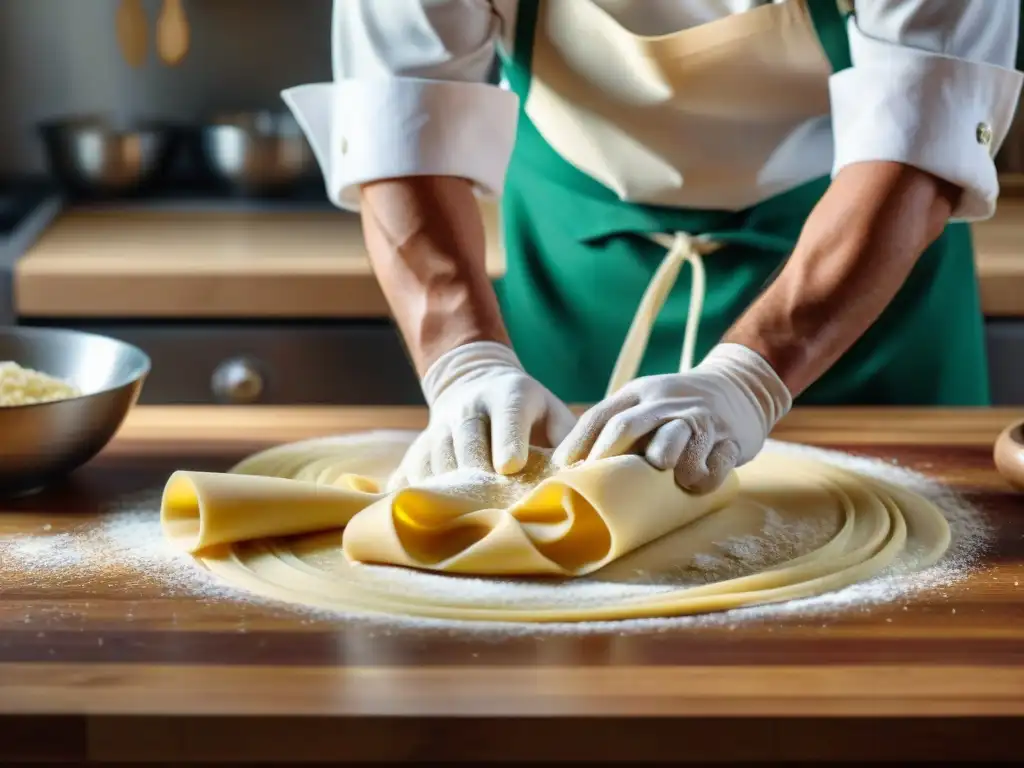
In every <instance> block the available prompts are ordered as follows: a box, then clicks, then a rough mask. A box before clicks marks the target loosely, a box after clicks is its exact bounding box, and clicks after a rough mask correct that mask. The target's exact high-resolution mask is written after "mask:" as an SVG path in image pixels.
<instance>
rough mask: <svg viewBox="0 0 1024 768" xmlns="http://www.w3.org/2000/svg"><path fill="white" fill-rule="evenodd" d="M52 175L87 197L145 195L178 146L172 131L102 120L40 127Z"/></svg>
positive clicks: (73, 120) (152, 125)
mask: <svg viewBox="0 0 1024 768" xmlns="http://www.w3.org/2000/svg"><path fill="white" fill-rule="evenodd" d="M39 135H40V136H41V138H42V141H43V146H44V148H45V150H46V155H47V160H48V162H49V165H50V171H51V173H52V174H53V176H54V177H55V178H56V179H57V180H58V181H59V182H61V183H62V184H63V185H64V186H65V187H67V188H69V189H71V190H72V191H74V192H79V193H85V194H99V195H103V194H112V193H118V194H123V193H125V192H131V191H142V190H144V189H147V188H148V187H150V186H151V185H152V184H153V183H155V182H156V181H158V180H159V179H160V178H161V177H162V176H163V175H164V174H165V173H166V172H167V170H168V169H169V168H170V165H171V162H172V160H173V155H174V150H175V147H176V145H177V138H178V136H177V131H176V130H175V129H174V128H172V127H171V126H167V125H160V124H156V123H141V124H138V125H134V126H118V125H115V124H113V123H111V122H108V121H106V120H103V119H102V118H92V117H72V118H67V119H61V120H53V121H50V122H45V123H41V124H40V125H39Z"/></svg>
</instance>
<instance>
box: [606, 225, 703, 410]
mask: <svg viewBox="0 0 1024 768" xmlns="http://www.w3.org/2000/svg"><path fill="white" fill-rule="evenodd" d="M647 237H649V238H650V239H651V240H653V241H654V242H655V243H657V244H658V245H660V246H662V247H663V248H666V249H668V253H666V254H665V258H664V259H662V261H661V264H659V265H658V269H657V270H656V271H655V273H654V277H652V278H651V282H650V283H649V284H648V285H647V289H646V290H645V291H644V295H643V298H641V299H640V306H639V307H638V308H637V311H636V314H635V315H634V316H633V321H632V323H631V324H630V326H629V331H628V332H627V333H626V340H625V342H624V343H623V345H622V351H621V352H620V353H619V357H618V359H617V360H616V361H615V369H614V370H613V371H612V375H611V378H610V379H609V381H608V391H607V394H608V395H611V394H612V393H613V392H616V391H617V390H619V389H620V388H621V387H623V386H625V385H626V384H627V383H629V382H630V381H632V380H633V379H634V378H635V377H636V374H637V372H638V371H639V369H640V362H641V360H642V359H643V356H644V352H645V351H646V349H647V342H648V341H649V340H650V336H651V331H652V330H653V328H654V321H655V320H656V319H657V317H658V313H659V312H661V308H662V307H663V306H664V305H665V300H666V299H668V295H669V293H671V291H672V287H673V286H674V285H675V284H676V279H677V278H678V277H679V271H680V270H681V269H682V267H683V264H689V265H690V268H691V269H692V270H693V284H692V287H691V289H690V306H689V309H688V311H687V315H686V331H685V332H684V334H683V351H682V355H681V356H680V360H679V370H680V371H688V370H690V369H691V368H693V357H694V352H695V349H696V347H697V331H698V329H699V328H700V316H701V312H702V311H703V309H704V295H705V293H706V292H707V284H706V277H705V272H704V261H703V258H702V257H703V256H706V255H708V254H710V253H712V252H714V251H716V250H718V249H719V248H720V247H721V245H722V244H721V243H716V242H713V241H711V240H709V239H708V238H706V237H704V236H702V235H697V236H694V235H691V234H690V233H689V232H675V233H674V234H666V233H663V232H656V233H654V234H650V235H648V236H647Z"/></svg>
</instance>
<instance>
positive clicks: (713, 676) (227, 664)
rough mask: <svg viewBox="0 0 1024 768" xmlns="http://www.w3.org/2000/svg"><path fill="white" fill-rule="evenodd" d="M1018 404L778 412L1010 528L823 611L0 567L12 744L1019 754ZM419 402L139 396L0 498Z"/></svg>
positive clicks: (243, 449) (309, 431)
mask: <svg viewBox="0 0 1024 768" xmlns="http://www.w3.org/2000/svg"><path fill="white" fill-rule="evenodd" d="M1020 418H1024V411H1020V410H1016V411H1010V410H980V411H955V410H954V411H937V410H873V409H845V410H841V409H835V410H828V409H823V410H817V409H798V410H796V411H795V412H794V413H792V414H791V415H790V416H788V417H787V418H786V419H785V421H784V422H783V423H782V424H781V425H780V427H779V429H778V432H777V434H776V436H777V437H779V438H780V439H786V440H795V441H799V442H806V443H815V444H821V445H828V446H833V447H838V448H842V449H845V450H848V451H851V452H855V453H861V454H865V455H871V456H876V457H880V458H884V459H887V460H892V461H894V462H897V463H899V464H901V465H904V466H907V467H910V468H913V469H916V470H918V471H921V472H924V473H926V474H929V475H932V476H934V477H937V478H940V479H942V480H944V481H946V482H948V483H949V484H951V485H952V486H953V487H955V488H956V489H957V490H958V491H959V492H961V493H962V494H964V495H965V496H966V497H967V498H969V499H970V500H972V501H973V502H974V503H975V504H976V505H978V506H979V507H981V508H982V509H983V510H984V511H985V512H986V514H987V515H988V517H989V519H990V520H991V521H992V522H993V524H994V525H995V528H996V531H997V534H996V541H995V544H994V546H993V547H992V548H991V549H990V551H989V552H988V553H987V554H986V556H985V562H984V564H983V566H982V567H981V568H980V569H979V570H977V571H976V572H974V573H973V574H972V575H971V576H970V577H969V578H968V579H967V580H965V581H964V582H962V583H958V584H955V585H953V586H951V587H946V588H942V589H937V590H932V591H929V592H925V593H923V594H918V595H914V596H912V597H910V598H908V599H904V600H900V601H897V602H895V603H893V604H888V605H880V606H875V607H871V608H864V607H858V608H855V609H848V610H847V611H845V612H844V611H842V610H839V612H837V613H835V614H834V615H814V616H811V617H809V616H799V615H794V616H792V617H791V618H772V619H770V620H762V621H759V622H753V621H752V622H743V623H738V624H732V625H726V624H719V625H715V624H711V625H708V626H698V627H692V626H691V627H688V628H686V629H685V630H677V631H657V630H654V629H652V630H650V631H647V632H644V631H640V632H636V633H632V632H630V633H625V634H623V633H620V632H617V631H614V630H612V631H607V632H590V633H586V634H577V635H573V634H550V633H543V632H541V633H532V631H523V632H521V633H517V634H490V635H481V634H474V633H469V632H465V631H460V630H458V629H457V628H454V629H437V628H435V629H429V628H426V627H423V628H408V627H407V628H400V627H397V626H396V627H395V628H393V629H382V628H381V626H380V625H376V626H373V625H366V624H363V623H358V622H344V621H337V620H331V619H326V618H315V617H313V618H311V617H310V616H309V615H304V616H302V617H301V618H298V617H296V616H295V615H294V614H292V613H290V612H289V611H287V610H285V609H283V608H282V609H279V608H276V607H268V606H266V605H258V604H242V603H233V602H227V601H224V600H223V599H215V598H210V597H207V598H197V597H189V596H179V595H175V594H173V593H168V591H167V589H166V587H160V586H158V585H154V584H151V583H149V582H148V581H147V580H146V578H145V575H144V574H140V575H137V576H136V577H132V578H126V577H122V578H113V577H109V576H108V577H104V578H97V579H92V580H89V579H80V578H77V579H76V578H75V577H74V575H73V574H69V573H68V572H67V571H64V572H62V573H61V576H60V578H54V579H45V578H40V577H38V576H37V577H34V578H33V577H31V574H28V575H26V578H23V579H14V580H13V584H12V583H10V580H9V581H8V583H3V581H0V759H3V758H4V757H10V756H12V755H13V756H14V757H22V758H23V759H24V758H27V757H29V756H36V757H38V756H41V755H42V756H50V757H51V758H52V757H57V758H63V759H82V757H84V756H89V757H91V758H93V759H109V760H113V759H138V760H141V759H146V758H147V757H153V756H154V755H156V756H159V759H160V760H161V761H163V762H175V763H179V762H185V761H187V760H195V759H218V758H223V757H225V756H227V755H231V756H233V757H239V758H243V759H245V758H247V759H270V760H282V761H284V760H288V759H294V760H298V759H301V758H302V757H306V756H311V755H316V756H318V757H321V758H324V757H333V758H335V759H342V758H344V759H360V758H363V759H368V758H370V757H390V758H392V759H406V758H410V757H421V758H427V757H430V758H433V759H440V760H446V759H449V760H454V759H458V758H462V757H480V756H486V755H495V754H501V755H502V756H504V757H506V758H509V759H513V758H516V757H537V756H542V757H548V758H551V757H554V758H558V757H562V758H564V757H567V756H569V755H572V756H574V757H577V758H580V759H588V760H596V759H617V758H620V757H633V758H636V759H643V758H645V757H646V758H651V759H654V758H656V757H659V756H661V757H664V756H665V755H675V756H677V757H678V756H681V755H682V754H683V753H684V752H685V754H686V756H687V757H689V758H690V759H704V758H709V757H732V758H734V759H742V758H744V757H747V758H749V757H755V756H756V757H760V758H765V757H771V756H778V757H789V758H792V757H802V758H804V759H815V760H818V759H824V758H826V757H829V756H836V755H841V756H843V757H845V758H847V759H871V758H872V757H881V756H887V757H889V758H893V757H895V758H896V759H899V758H900V757H901V756H902V757H907V756H910V755H912V756H929V755H930V756H932V757H940V758H941V757H949V756H951V755H956V756H958V757H964V756H971V757H980V758H983V757H993V756H998V755H1013V754H1017V755H1018V756H1019V748H1018V747H1017V746H1016V744H1017V738H1018V736H1019V729H1020V725H1021V723H1020V721H1019V720H1015V719H1013V718H1018V717H1020V716H1022V715H1024V650H1022V649H1024V495H1021V494H1014V493H1012V492H1011V491H1010V490H1009V489H1008V487H1007V486H1006V485H1005V484H1004V483H1003V482H1002V480H1001V479H1000V478H999V477H998V476H997V475H996V473H995V471H994V469H993V467H992V459H991V448H992V441H993V440H994V438H995V436H996V435H997V434H998V432H999V431H1000V429H1001V428H1002V427H1003V426H1004V425H1006V424H1007V423H1009V422H1010V421H1012V420H1015V419H1020ZM423 421H424V414H423V412H422V411H421V410H419V409H415V408H409V409H371V408H364V409H334V408H290V409H278V408H253V409H249V408H216V407H206V408H186V407H178V408H156V407H139V408H137V409H136V410H135V411H134V412H133V413H132V414H131V415H130V417H129V419H128V421H127V422H126V424H125V426H124V427H123V429H122V431H121V432H120V434H119V436H118V437H117V438H116V439H115V441H114V442H113V443H112V444H111V445H110V446H109V447H108V449H107V450H106V451H105V452H104V453H103V454H101V456H100V457H99V458H97V459H96V460H94V461H93V462H92V463H91V464H89V465H88V466H87V467H85V468H83V469H82V470H80V471H79V472H78V473H77V474H76V475H74V476H73V477H72V479H71V481H70V482H69V483H68V484H67V485H66V486H65V487H62V488H55V489H52V490H51V491H48V492H46V493H44V494H42V495H40V496H36V497H30V498H26V499H21V500H16V501H7V502H0V536H3V535H11V534H16V533H19V532H20V533H32V532H34V533H37V534H41V532H42V531H44V530H47V529H44V526H51V528H50V529H49V533H50V534H58V533H60V532H62V531H67V530H71V529H76V530H82V529H83V528H85V527H88V526H92V525H96V524H97V523H98V521H99V520H100V518H101V516H102V513H101V512H99V511H98V510H100V509H101V508H103V506H104V505H105V504H107V503H109V502H110V501H111V500H114V499H116V498H117V497H119V496H120V495H121V494H125V493H129V492H133V491H139V490H142V489H151V488H159V487H162V485H163V482H164V481H165V479H166V477H167V475H168V473H169V472H170V471H171V470H173V469H175V468H179V467H183V466H189V467H192V468H207V469H213V470H217V469H223V468H226V467H227V466H228V465H229V464H230V463H232V462H233V461H234V460H235V459H237V458H240V457H241V456H242V455H245V454H247V453H249V452H251V451H253V450H256V449H258V448H261V447H263V446H266V445H270V444H274V443H278V442H280V441H284V440H296V439H301V438H305V437H310V436H314V435H321V434H325V433H336V432H344V431H350V430H357V429H365V428H382V427H391V428H415V427H418V426H420V425H422V424H423ZM11 715H27V716H30V717H27V718H26V717H21V718H18V719H17V720H13V721H5V720H4V718H3V716H11ZM214 715H216V716H218V717H216V718H212V719H211V716H214ZM965 715H969V716H970V717H969V718H966V719H960V716H965ZM461 718H472V719H471V720H464V719H461ZM1006 718H1009V719H1006ZM5 727H6V730H5ZM33 734H35V735H34V736H33ZM12 745H13V746H12ZM681 745H685V749H683V746H681ZM680 750H683V751H680Z"/></svg>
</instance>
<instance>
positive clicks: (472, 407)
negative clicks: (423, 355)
mask: <svg viewBox="0 0 1024 768" xmlns="http://www.w3.org/2000/svg"><path fill="white" fill-rule="evenodd" d="M422 384H423V394H424V396H425V397H426V399H427V404H428V405H429V406H430V422H429V424H428V425H427V428H426V430H425V431H424V432H423V433H422V434H421V435H420V436H419V437H417V438H416V440H415V442H413V444H412V445H411V446H410V447H409V450H408V452H407V453H406V455H405V457H404V458H403V459H402V463H401V465H400V466H399V467H398V469H397V470H396V472H395V473H394V475H392V477H391V480H390V482H389V487H390V488H392V489H395V488H401V487H404V486H407V485H410V484H413V483H416V482H419V481H422V480H425V479H426V478H428V477H431V476H433V475H439V474H442V473H444V472H450V471H452V470H455V469H479V470H483V471H485V472H498V473H500V474H504V475H512V474H515V473H516V472H519V471H520V470H521V469H522V468H523V467H524V466H525V465H526V460H527V457H528V456H529V450H530V435H531V432H534V430H535V429H538V428H539V429H540V430H541V435H542V436H543V437H544V438H546V439H547V440H548V442H549V445H550V446H551V447H554V446H556V445H558V444H559V443H560V442H561V441H562V439H563V438H564V437H565V436H566V435H567V434H568V433H569V431H570V430H571V429H572V427H573V425H574V424H575V423H576V416H575V415H574V414H573V413H572V412H571V411H570V410H569V409H568V408H567V407H566V406H565V404H564V403H562V401H561V400H559V399H558V398H557V397H555V396H554V395H553V394H552V393H551V392H550V391H548V389H547V388H545V387H544V386H543V385H542V384H540V383H539V382H538V381H536V380H535V379H533V378H532V377H531V376H529V375H528V374H527V373H526V372H525V371H524V370H523V367H522V365H521V364H520V362H519V359H518V358H517V357H516V354H515V352H513V351H512V350H511V349H509V348H508V347H506V346H505V345H503V344H498V343H495V342H490V341H479V342H474V343H472V344H465V345H463V346H461V347H456V348H455V349H453V350H451V351H449V352H447V353H445V354H444V355H442V356H441V357H440V358H438V360H437V361H436V362H435V363H434V364H433V365H432V366H430V369H429V370H428V371H427V373H426V375H425V376H424V377H423V382H422Z"/></svg>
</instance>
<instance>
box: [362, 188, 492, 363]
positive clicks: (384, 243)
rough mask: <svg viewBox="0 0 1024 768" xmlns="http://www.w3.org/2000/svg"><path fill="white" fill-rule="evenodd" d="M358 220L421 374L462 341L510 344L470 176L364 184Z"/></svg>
mask: <svg viewBox="0 0 1024 768" xmlns="http://www.w3.org/2000/svg"><path fill="white" fill-rule="evenodd" d="M362 218H363V231H364V234H365V237H366V244H367V248H368V250H369V252H370V261H371V263H372V265H373V269H374V272H375V274H376V276H377V279H378V281H379V282H380V285H381V289H382V290H383V292H384V296H385V298H386V299H387V301H388V304H389V306H390V307H391V311H392V313H393V314H394V317H395V321H396V323H397V324H398V327H399V330H400V331H401V333H402V336H403V338H404V339H405V342H406V345H407V347H408V349H409V353H410V355H411V356H412V358H413V363H414V365H415V366H416V368H417V370H418V372H419V373H420V375H422V374H423V373H424V372H425V371H426V369H427V368H428V367H429V366H430V364H431V363H432V362H434V360H436V359H437V358H438V357H440V356H441V355H442V354H444V353H445V352H447V351H448V350H449V349H452V348H453V347H456V346H458V345H460V344H467V343H469V342H473V341H497V342H500V343H504V344H507V343H508V334H507V332H506V330H505V326H504V323H503V321H502V319H501V313H500V310H499V309H498V301H497V298H496V297H495V294H494V289H493V287H492V286H491V282H490V279H489V278H488V275H487V268H486V240H485V237H484V227H483V221H482V218H481V216H480V209H479V207H478V206H477V202H476V198H475V197H474V195H473V189H472V185H471V184H470V183H469V182H467V181H464V180H462V179H456V178H448V177H433V176H423V177H412V178H406V179H393V180H387V181H379V182H374V183H372V184H367V185H365V186H364V187H363V190H362Z"/></svg>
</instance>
